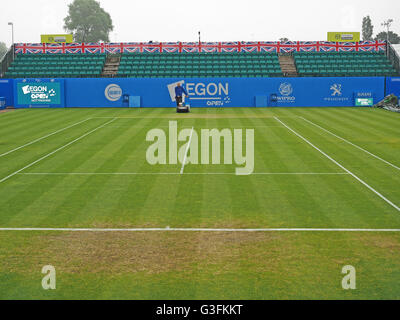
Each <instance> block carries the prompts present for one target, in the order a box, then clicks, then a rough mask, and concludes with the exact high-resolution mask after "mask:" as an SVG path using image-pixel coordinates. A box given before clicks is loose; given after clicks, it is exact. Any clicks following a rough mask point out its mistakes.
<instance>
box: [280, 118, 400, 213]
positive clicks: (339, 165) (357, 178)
mask: <svg viewBox="0 0 400 320" xmlns="http://www.w3.org/2000/svg"><path fill="white" fill-rule="evenodd" d="M274 118H275V119H276V120H277V121H279V122H280V123H281V124H282V125H284V126H285V127H286V128H287V129H288V130H290V131H291V132H292V133H294V134H295V135H296V136H298V137H299V138H300V139H302V140H303V141H305V142H307V143H308V144H309V145H310V146H312V147H313V148H314V149H315V150H317V151H318V152H320V153H321V154H322V155H324V156H325V157H326V158H328V159H329V160H331V161H332V162H333V163H334V164H336V165H337V166H338V167H340V168H342V169H343V170H344V171H346V172H347V173H349V174H350V175H351V176H352V177H353V178H354V179H356V180H357V181H358V182H360V183H361V184H363V185H364V186H366V187H367V188H368V189H369V190H371V191H372V192H374V193H375V194H376V195H378V196H379V197H380V198H381V199H383V200H384V201H386V202H387V203H388V204H390V205H391V206H392V207H393V208H395V209H396V210H397V211H400V208H399V207H398V206H396V205H395V204H394V203H393V202H391V201H390V200H389V199H387V198H386V197H385V196H383V195H382V194H381V193H379V192H378V191H376V190H375V189H374V188H372V187H371V186H370V185H369V184H367V183H366V182H364V181H363V180H361V179H360V178H359V177H357V176H356V175H355V174H354V173H352V172H351V171H350V170H348V169H346V168H345V167H343V166H342V165H341V164H340V163H339V162H337V161H336V160H334V159H333V158H331V157H330V156H329V155H327V154H326V153H325V152H323V151H322V150H321V149H319V148H318V147H316V146H315V145H313V144H312V143H311V142H310V141H308V140H307V139H306V138H304V137H303V136H301V135H300V134H298V133H297V132H296V131H294V130H293V129H292V128H290V127H289V126H287V125H286V124H285V123H283V122H282V121H281V120H279V119H278V118H277V117H274Z"/></svg>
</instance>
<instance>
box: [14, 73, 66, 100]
mask: <svg viewBox="0 0 400 320" xmlns="http://www.w3.org/2000/svg"><path fill="white" fill-rule="evenodd" d="M14 90H15V92H14V97H15V106H16V107H27V106H28V107H37V106H46V107H64V100H65V96H64V80H60V79H56V80H55V79H51V80H50V79H35V80H33V79H29V80H27V79H24V80H16V81H15V85H14Z"/></svg>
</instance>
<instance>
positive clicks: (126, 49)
mask: <svg viewBox="0 0 400 320" xmlns="http://www.w3.org/2000/svg"><path fill="white" fill-rule="evenodd" d="M203 46H204V47H205V49H204V48H203ZM262 48H263V49H265V50H262ZM385 48H386V43H385V42H379V41H366V42H360V43H351V44H350V45H349V44H348V43H336V42H288V43H279V42H257V43H255V42H254V43H244V42H234V43H228V42H227V43H225V42H220V43H204V44H193V43H116V44H114V43H110V44H97V43H93V44H80V43H72V44H65V45H64V46H62V44H55V45H54V44H52V45H43V44H17V45H16V46H15V53H16V56H15V59H14V56H13V54H12V53H11V52H9V53H7V55H6V58H5V59H3V61H2V62H1V68H0V72H1V73H0V75H1V76H2V77H5V78H96V77H120V78H175V77H186V78H204V77H207V78H217V77H233V78H247V77H261V78H268V77H353V76H364V77H374V76H397V75H399V73H400V63H399V57H398V55H397V54H396V53H395V52H396V51H395V49H393V47H392V46H389V50H385ZM203 49H204V50H206V51H202V50H203ZM185 50H186V51H185ZM386 51H387V55H386Z"/></svg>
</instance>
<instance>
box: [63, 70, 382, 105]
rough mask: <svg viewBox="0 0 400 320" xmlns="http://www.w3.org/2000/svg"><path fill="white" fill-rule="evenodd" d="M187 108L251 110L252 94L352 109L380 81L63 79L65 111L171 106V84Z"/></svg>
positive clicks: (378, 95)
mask: <svg viewBox="0 0 400 320" xmlns="http://www.w3.org/2000/svg"><path fill="white" fill-rule="evenodd" d="M177 83H180V84H181V85H182V86H183V87H184V88H185V89H186V91H187V93H188V94H189V99H188V100H187V101H186V103H189V104H190V105H191V106H192V107H216V108H220V107H254V106H255V104H256V96H267V97H271V96H274V97H275V98H274V99H273V100H274V103H273V104H270V106H282V107H324V106H338V107H340V106H343V107H344V106H348V107H350V106H354V105H355V99H356V98H362V99H366V98H367V99H369V98H371V99H373V101H379V100H382V99H383V97H384V84H385V79H384V78H383V77H372V78H363V77H355V78H328V77H326V78H162V79H161V78H160V79H155V78H144V79H137V78H131V79H129V78H128V79H127V78H123V79H122V78H121V79H118V78H116V79H106V78H103V79H101V78H100V79H99V78H98V79H65V87H66V92H67V95H66V101H65V103H66V106H67V107H123V106H125V105H126V104H124V96H125V95H129V96H136V97H137V96H139V97H140V101H141V107H175V106H176V103H175V91H174V90H175V86H176V85H177Z"/></svg>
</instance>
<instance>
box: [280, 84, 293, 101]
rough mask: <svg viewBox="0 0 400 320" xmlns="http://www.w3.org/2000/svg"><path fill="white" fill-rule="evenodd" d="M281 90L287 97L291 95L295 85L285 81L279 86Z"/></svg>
mask: <svg viewBox="0 0 400 320" xmlns="http://www.w3.org/2000/svg"><path fill="white" fill-rule="evenodd" d="M279 92H280V94H281V95H283V96H285V97H287V96H290V95H291V94H292V93H293V86H292V85H291V84H290V83H287V82H284V83H282V84H281V85H280V86H279Z"/></svg>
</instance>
